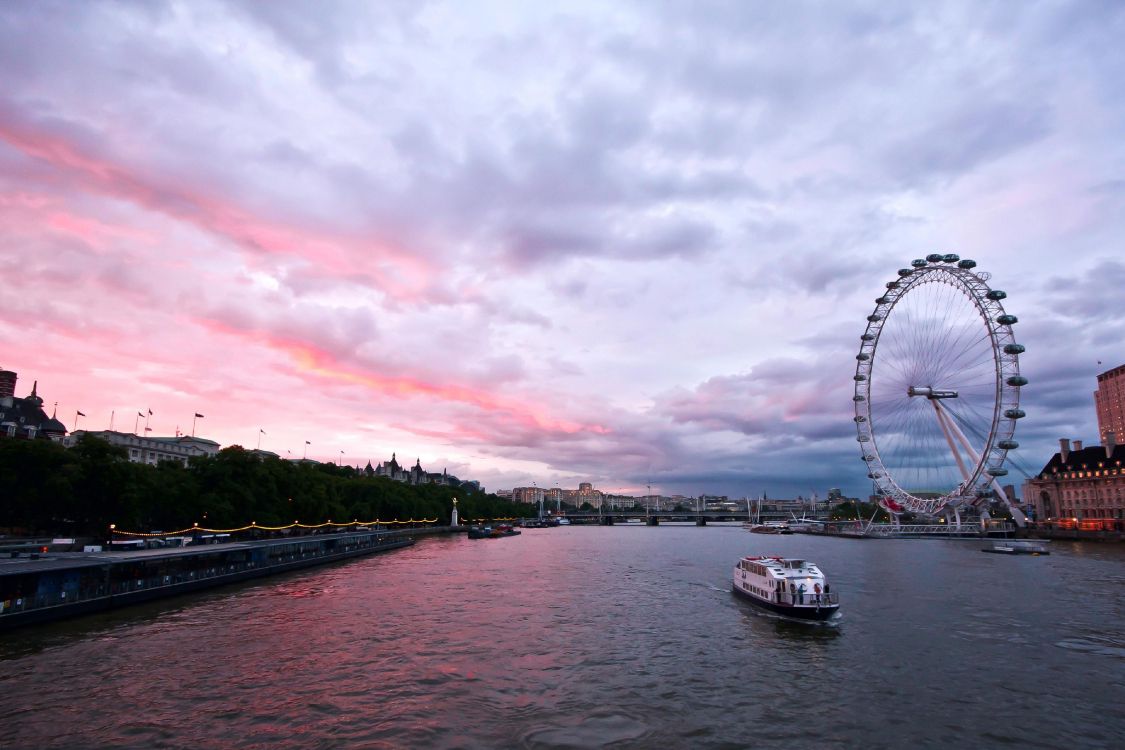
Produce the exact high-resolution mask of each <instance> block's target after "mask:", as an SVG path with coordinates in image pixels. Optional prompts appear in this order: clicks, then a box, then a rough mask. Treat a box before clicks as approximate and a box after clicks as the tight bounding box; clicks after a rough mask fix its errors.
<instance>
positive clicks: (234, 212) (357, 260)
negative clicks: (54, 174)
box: [0, 108, 449, 302]
mask: <svg viewBox="0 0 1125 750" xmlns="http://www.w3.org/2000/svg"><path fill="white" fill-rule="evenodd" d="M60 130H62V129H61V128H56V129H55V130H54V131H51V130H48V129H46V128H42V127H38V128H37V127H35V126H33V125H30V124H28V123H26V122H24V121H23V120H21V119H20V118H18V117H15V116H13V114H12V113H11V112H10V111H7V110H5V109H3V108H0V140H3V141H6V142H7V143H8V144H9V145H11V146H12V147H14V148H16V149H18V150H19V151H21V152H23V153H24V154H26V155H27V156H30V157H32V158H34V159H37V160H39V161H41V162H44V163H46V164H49V165H50V166H52V167H54V168H55V169H58V170H61V171H63V172H65V173H66V175H67V177H68V179H72V180H76V181H77V182H78V184H80V185H81V187H82V188H83V189H84V190H85V191H87V192H90V193H94V194H98V195H103V196H107V197H112V198H117V199H121V200H126V201H128V202H130V203H132V204H134V205H136V206H139V207H141V208H144V209H146V210H148V211H154V212H158V213H162V214H164V215H167V216H170V217H172V218H174V219H176V220H178V221H184V222H188V223H190V224H192V225H194V226H196V227H197V228H200V229H202V230H204V231H206V232H208V233H210V234H213V235H216V236H219V237H223V238H225V239H227V240H229V241H231V242H233V243H235V244H236V245H238V246H240V247H242V248H243V249H245V250H249V251H251V252H253V253H267V254H276V255H283V256H289V257H294V258H300V259H303V260H306V261H309V262H310V263H313V264H314V265H315V266H317V267H319V268H322V269H327V270H329V271H332V272H333V273H337V274H341V275H343V276H345V277H348V278H352V279H355V280H359V281H362V282H363V283H364V284H367V285H370V286H373V287H375V288H378V289H380V290H381V291H383V292H384V293H385V294H387V295H388V296H390V297H392V298H394V299H397V300H400V301H406V302H411V301H422V300H429V298H430V297H431V296H432V295H434V294H438V295H439V297H440V296H445V297H446V301H449V300H448V295H447V293H446V292H444V291H443V290H440V289H438V288H435V286H434V284H433V282H432V280H433V279H435V278H438V277H439V274H437V273H436V269H435V268H434V267H433V266H432V264H430V263H429V262H428V261H427V260H426V259H425V258H423V257H421V256H420V255H418V254H414V253H411V252H409V251H407V250H404V249H399V248H396V247H392V246H390V245H389V244H387V243H385V242H383V241H382V240H380V239H378V238H377V237H374V236H362V235H361V236H354V235H348V234H343V233H340V232H336V231H332V230H326V229H324V228H318V229H316V230H315V231H314V230H310V229H307V228H303V227H300V226H297V225H296V224H293V223H286V222H280V221H276V220H272V219H268V218H265V217H262V216H259V215H257V214H255V213H253V212H251V211H248V210H247V209H245V208H243V207H241V206H239V205H238V204H237V203H235V202H233V201H229V200H227V201H224V200H222V199H221V198H218V197H212V196H211V195H210V194H205V193H204V192H203V191H202V190H199V189H196V188H193V187H191V186H189V185H186V184H177V183H175V182H173V181H170V180H163V181H161V180H155V179H152V178H150V177H149V176H147V175H144V174H142V173H140V172H138V171H136V170H134V169H132V168H130V167H128V166H127V165H124V164H119V163H115V162H113V161H111V160H109V159H107V158H104V157H101V156H98V155H95V154H92V153H90V151H91V149H90V148H88V147H85V146H83V145H81V144H79V143H78V142H77V141H78V139H76V138H74V137H73V136H72V137H70V138H68V137H67V136H66V135H64V134H62V133H61V132H58V131H60ZM67 226H69V227H70V228H71V229H77V228H78V227H77V225H76V224H75V223H73V222H71V223H70V224H69V225H68V224H67V223H66V222H64V223H63V225H62V226H61V227H59V228H66V227H67ZM85 228H86V229H92V227H85ZM372 266H374V267H375V269H376V270H374V271H371V270H367V269H369V268H371V267H372Z"/></svg>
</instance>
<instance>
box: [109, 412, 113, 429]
mask: <svg viewBox="0 0 1125 750" xmlns="http://www.w3.org/2000/svg"><path fill="white" fill-rule="evenodd" d="M113 414H114V410H113V409H110V411H109V431H110V432H113Z"/></svg>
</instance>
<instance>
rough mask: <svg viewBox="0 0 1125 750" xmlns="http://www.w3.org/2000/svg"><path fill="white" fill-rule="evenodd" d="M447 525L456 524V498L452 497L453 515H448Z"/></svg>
mask: <svg viewBox="0 0 1125 750" xmlns="http://www.w3.org/2000/svg"><path fill="white" fill-rule="evenodd" d="M449 525H450V526H457V525H458V523H457V498H453V515H451V516H450V517H449Z"/></svg>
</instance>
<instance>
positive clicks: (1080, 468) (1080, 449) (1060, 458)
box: [1023, 438, 1125, 529]
mask: <svg viewBox="0 0 1125 750" xmlns="http://www.w3.org/2000/svg"><path fill="white" fill-rule="evenodd" d="M1122 461H1125V446H1120V445H1116V444H1115V443H1113V442H1107V443H1106V444H1104V445H1097V446H1092V447H1089V448H1087V447H1084V446H1083V445H1082V441H1080V440H1075V441H1074V447H1073V448H1071V445H1070V441H1069V440H1067V439H1066V438H1063V439H1061V440H1059V452H1058V453H1056V454H1055V455H1053V456H1051V460H1050V461H1048V462H1047V464H1046V465H1045V466H1044V467H1043V469H1042V471H1040V472H1039V474H1037V475H1036V476H1034V477H1032V478H1031V479H1029V480H1027V481H1026V482H1024V485H1023V499H1024V502H1025V503H1026V504H1027V506H1028V507H1029V508H1034V513H1035V520H1037V521H1041V522H1045V521H1051V522H1057V521H1059V520H1062V521H1064V522H1070V523H1073V524H1076V525H1077V526H1078V528H1096V529H1101V528H1104V527H1105V526H1111V527H1115V526H1119V525H1120V521H1121V520H1122V519H1125V473H1123V472H1122V467H1121V463H1122Z"/></svg>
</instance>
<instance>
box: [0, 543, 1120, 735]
mask: <svg viewBox="0 0 1125 750" xmlns="http://www.w3.org/2000/svg"><path fill="white" fill-rule="evenodd" d="M981 546H982V544H981V543H980V542H969V541H955V540H854V539H838V538H825V537H811V536H801V535H794V536H784V537H780V536H762V535H755V534H748V533H746V532H745V531H743V530H742V529H740V528H737V527H733V526H731V527H720V526H710V527H706V528H696V527H694V526H671V525H665V526H661V527H659V528H650V527H645V526H618V527H608V528H606V527H578V526H572V527H569V528H567V527H563V528H556V529H528V530H525V531H524V532H523V534H522V535H521V536H518V537H511V538H506V539H499V540H481V541H475V540H468V539H465V538H464V537H463V536H458V537H446V538H431V539H425V540H423V541H420V542H419V543H418V544H417V545H415V546H414V547H411V548H409V549H405V550H400V551H396V552H391V553H388V554H385V555H377V556H373V557H368V558H361V559H358V560H354V561H350V562H346V563H342V564H336V565H332V566H327V567H322V568H313V569H309V570H305V571H302V572H298V573H293V574H288V575H285V576H280V577H276V578H271V579H263V580H258V581H254V582H249V583H244V584H240V585H235V586H229V587H226V588H223V589H218V590H214V591H211V592H205V593H201V594H195V595H189V596H184V597H180V598H176V599H169V600H165V601H161V602H156V603H152V604H149V605H144V606H138V607H133V608H129V609H124V610H120V611H118V612H113V613H109V614H104V615H96V616H90V617H85V618H81V619H77V620H73V621H70V622H65V623H57V624H53V625H47V626H40V627H38V628H34V629H25V630H17V631H13V632H10V633H7V634H5V635H3V636H2V641H0V746H3V747H6V748H23V747H28V748H33V747H34V748H45V747H59V748H62V747H68V748H69V747H120V748H155V747H174V748H179V747H183V748H227V747H235V746H238V747H242V748H273V747H289V748H347V747H362V748H398V747H410V748H414V747H434V748H472V747H528V748H566V747H575V748H579V747H598V746H607V745H612V746H614V747H659V748H662V749H666V748H679V747H684V748H689V747H690V748H728V747H729V748H736V747H751V746H753V747H786V748H804V747H841V748H844V747H859V746H863V747H866V748H898V747H1009V746H1019V747H1023V748H1068V749H1071V750H1073V749H1074V748H1086V747H1122V746H1125V714H1123V709H1122V707H1123V706H1125V547H1123V546H1121V545H1112V544H1092V543H1066V542H1053V543H1052V545H1051V546H1052V554H1051V555H1050V556H1049V557H1025V556H1013V557H1009V556H1004V555H986V554H982V553H981V552H980V549H981ZM751 553H753V554H781V555H785V556H792V557H805V558H807V559H810V560H812V561H814V562H816V563H818V564H819V566H820V567H821V569H822V570H824V571H825V572H826V575H827V576H828V578H829V580H830V582H831V584H832V590H833V591H836V592H839V594H840V597H841V615H840V616H839V618H838V621H837V622H836V624H834V625H831V626H814V625H804V624H798V623H791V622H786V621H783V620H779V619H777V618H774V617H772V616H769V615H766V614H761V613H759V610H757V609H756V608H754V607H753V606H752V605H750V604H748V603H746V602H744V601H742V600H740V599H736V598H735V597H734V596H733V595H732V594H731V593H730V575H731V568H732V567H733V565H734V564H735V562H736V561H737V559H738V558H739V557H740V556H741V555H744V554H751Z"/></svg>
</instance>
